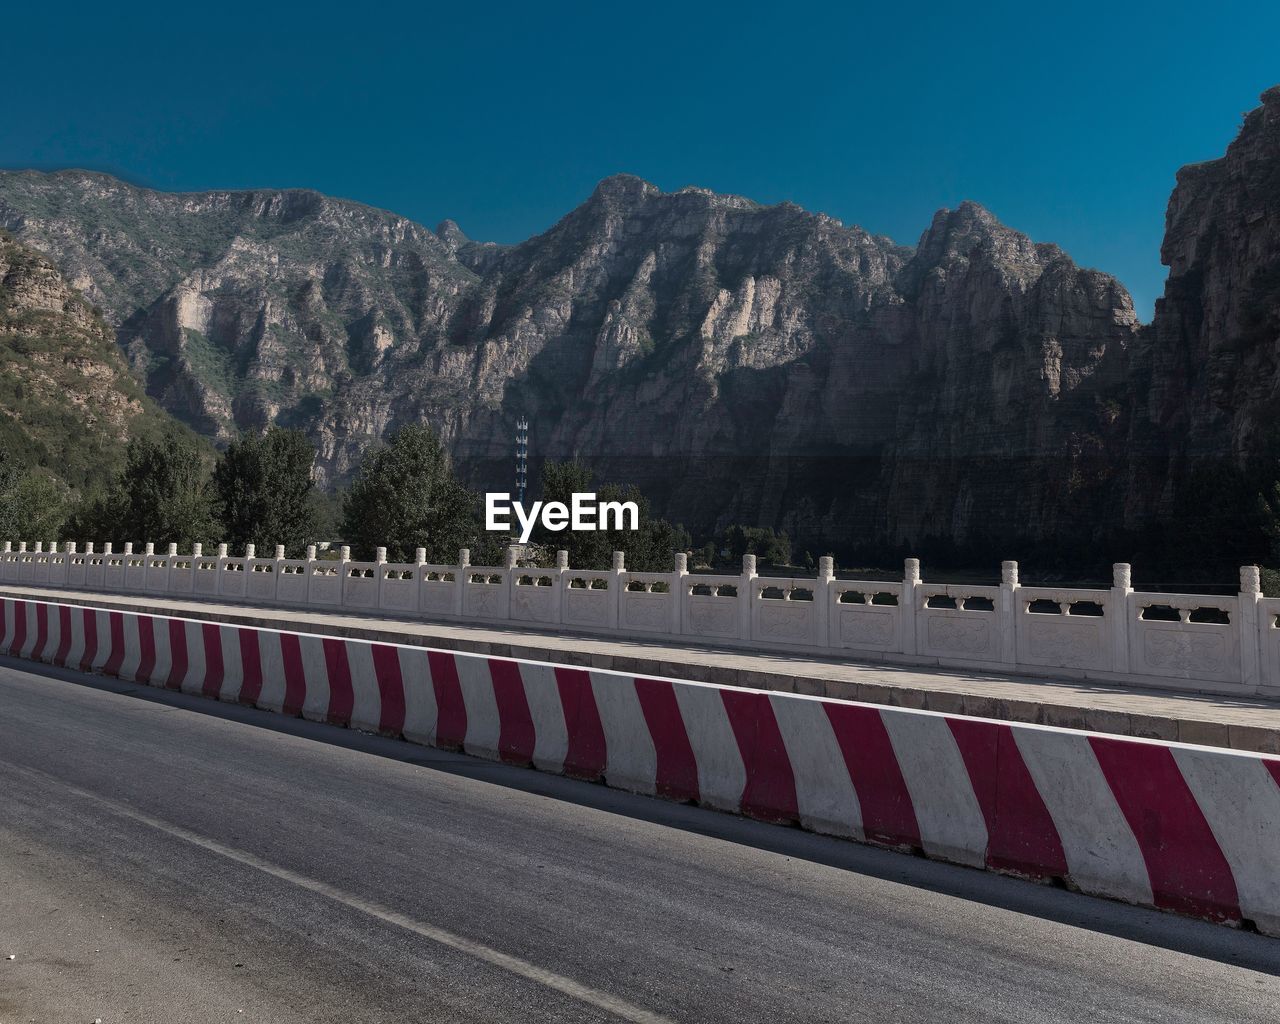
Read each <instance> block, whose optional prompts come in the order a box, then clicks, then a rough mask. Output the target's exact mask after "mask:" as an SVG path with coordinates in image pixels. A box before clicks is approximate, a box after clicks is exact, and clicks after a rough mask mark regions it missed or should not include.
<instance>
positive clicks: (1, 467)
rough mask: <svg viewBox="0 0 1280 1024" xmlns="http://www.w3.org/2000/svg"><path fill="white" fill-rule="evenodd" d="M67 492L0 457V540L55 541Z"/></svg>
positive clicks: (43, 475)
mask: <svg viewBox="0 0 1280 1024" xmlns="http://www.w3.org/2000/svg"><path fill="white" fill-rule="evenodd" d="M68 498H69V492H68V490H67V488H66V486H65V485H64V484H62V483H61V482H60V481H58V480H55V479H54V478H52V477H51V476H49V475H48V474H46V473H44V472H42V471H40V470H23V469H21V468H19V467H17V466H14V465H13V464H11V463H10V462H9V461H8V460H7V459H5V457H4V455H3V453H0V540H11V541H14V542H17V541H23V540H25V541H52V540H56V539H57V538H58V536H59V535H60V532H61V530H62V524H63V523H64V522H65V521H66V517H67V511H68Z"/></svg>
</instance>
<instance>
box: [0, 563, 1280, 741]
mask: <svg viewBox="0 0 1280 1024" xmlns="http://www.w3.org/2000/svg"><path fill="white" fill-rule="evenodd" d="M0 596H4V597H16V598H27V599H33V600H45V601H71V602H74V603H76V604H83V605H91V606H94V607H102V608H115V609H119V610H122V611H140V612H149V613H153V614H156V613H166V612H167V613H171V614H175V615H180V616H184V617H187V618H193V619H205V620H211V621H217V622H225V623H235V624H240V625H251V626H262V627H267V628H271V629H291V630H299V631H302V632H309V633H326V634H329V635H332V636H348V637H360V638H364V639H372V640H383V641H386V642H389V643H401V644H413V645H416V646H427V647H438V648H444V649H448V650H458V651H468V652H471V653H478V654H492V655H498V656H503V657H514V658H526V659H529V660H533V661H553V662H559V663H561V664H567V665H582V666H587V667H591V668H606V669H614V670H617V671H622V672H633V673H637V674H646V675H660V676H668V677H671V678H675V679H696V680H700V681H703V682H710V683H718V684H721V685H725V686H750V687H756V688H758V689H763V690H781V691H786V692H789V693H806V694H814V695H818V696H824V697H834V698H838V699H841V700H857V701H865V702H867V703H871V704H885V705H889V706H892V707H905V708H924V709H927V710H929V711H942V712H946V713H948V714H960V715H973V716H977V717H982V718H995V719H1001V720H1004V721H1012V722H1034V723H1038V724H1041V725H1055V726H1061V727H1064V728H1070V729H1090V730H1093V731H1095V732H1105V733H1114V734H1117V735H1122V736H1145V737H1150V738H1153V739H1164V740H1180V741H1182V742H1184V743H1201V744H1206V745H1209V746H1216V747H1233V748H1235V749H1238V750H1252V751H1259V752H1262V753H1269V754H1280V701H1276V700H1271V699H1267V698H1238V697H1224V696H1220V695H1208V694H1195V693H1186V692H1180V691H1170V690H1161V689H1142V690H1138V689H1133V688H1128V687H1122V686H1118V685H1112V684H1107V683H1099V682H1095V681H1085V680H1079V679H1046V678H1042V677H1039V676H1017V675H1002V674H995V673H989V672H963V671H958V670H955V669H937V668H930V667H921V666H913V665H893V664H884V663H881V662H859V661H852V660H835V659H827V658H819V657H814V656H812V655H804V654H783V653H777V652H770V653H765V652H758V651H747V650H743V649H741V648H723V647H714V646H710V645H701V644H684V645H679V646H677V645H672V644H668V643H656V642H652V641H644V640H631V639H624V638H618V637H600V636H586V635H582V634H571V633H563V632H555V633H551V632H548V631H544V630H538V629H534V628H525V629H515V628H511V627H509V626H505V625H504V626H497V625H471V624H467V623H460V622H427V621H422V620H403V619H390V618H385V617H382V616H377V617H375V616H366V615H356V614H352V613H350V612H345V611H338V612H319V611H313V610H301V609H284V608H265V607H260V606H256V605H244V604H222V603H218V602H214V601H204V600H196V599H189V600H174V599H172V598H168V597H166V598H164V599H160V598H155V597H148V596H145V595H135V594H120V593H113V594H101V593H86V592H83V591H68V590H57V589H52V588H40V587H20V586H14V585H6V586H4V587H0Z"/></svg>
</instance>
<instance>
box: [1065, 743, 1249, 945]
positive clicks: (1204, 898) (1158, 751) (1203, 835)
mask: <svg viewBox="0 0 1280 1024" xmlns="http://www.w3.org/2000/svg"><path fill="white" fill-rule="evenodd" d="M1089 745H1090V746H1091V747H1092V748H1093V752H1094V755H1095V756H1096V757H1097V758H1098V764H1099V765H1100V766H1101V768H1102V773H1103V775H1104V776H1106V779H1107V784H1108V785H1109V786H1110V787H1111V792H1112V793H1113V794H1114V795H1115V798H1116V803H1118V804H1119V805H1120V810H1121V812H1122V813H1123V814H1124V816H1125V820H1126V821H1128V823H1129V827H1130V828H1131V829H1132V830H1133V835H1134V838H1135V839H1137V841H1138V846H1139V848H1140V849H1141V850H1142V859H1143V860H1144V861H1145V862H1146V865H1147V874H1148V876H1149V877H1150V879H1151V893H1152V895H1153V896H1154V897H1155V905H1156V906H1157V907H1160V908H1161V909H1162V910H1172V911H1176V912H1178V913H1182V914H1192V915H1195V916H1197V917H1208V918H1211V919H1213V920H1216V921H1239V920H1240V900H1239V896H1238V894H1237V892H1236V883H1235V878H1234V876H1233V875H1232V873H1231V866H1230V865H1229V864H1228V863H1227V859H1226V857H1224V856H1223V854H1222V850H1221V849H1220V848H1219V846H1218V841H1217V839H1215V838H1214V835H1213V830H1212V829H1211V828H1210V827H1209V823H1208V822H1207V821H1205V817H1204V812H1202V811H1201V810H1200V805H1199V804H1197V803H1196V798H1195V796H1194V795H1193V794H1192V792H1191V789H1190V788H1189V787H1188V786H1187V783H1186V780H1185V779H1183V777H1182V772H1180V771H1179V770H1178V763H1177V762H1176V761H1175V760H1174V758H1173V752H1172V751H1171V750H1170V749H1169V748H1168V747H1161V746H1157V745H1156V744H1154V743H1132V742H1129V741H1126V740H1119V739H1109V738H1107V737H1103V736H1090V737H1089Z"/></svg>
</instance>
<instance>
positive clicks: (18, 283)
mask: <svg viewBox="0 0 1280 1024" xmlns="http://www.w3.org/2000/svg"><path fill="white" fill-rule="evenodd" d="M169 422H170V421H169V418H168V416H166V415H165V414H164V413H163V412H162V411H161V410H159V409H158V408H156V407H155V405H154V404H153V403H152V402H151V401H150V400H149V399H148V398H147V397H146V396H145V394H144V393H143V390H142V387H141V386H140V385H139V384H138V382H137V381H136V380H135V379H134V377H133V376H132V375H131V374H130V372H129V368H128V366H127V365H126V363H125V360H124V358H123V356H122V355H121V353H120V351H119V349H118V348H117V347H116V344H115V332H114V331H112V329H111V328H110V327H109V326H108V325H107V324H106V323H105V322H104V321H103V319H102V317H101V316H100V315H99V314H98V313H97V311H95V310H94V309H93V307H91V306H90V305H89V303H88V302H86V301H85V300H84V298H83V297H81V296H80V295H79V294H78V293H77V292H76V291H75V289H73V288H72V287H71V286H70V285H69V284H68V283H67V281H66V279H65V278H64V277H63V276H62V275H61V274H60V273H59V272H58V270H57V269H56V268H55V267H54V266H53V265H52V264H51V263H50V262H49V261H48V260H47V259H46V258H45V257H44V256H42V255H41V254H40V253H38V252H36V251H34V250H32V249H30V248H28V247H27V246H24V245H22V244H20V243H18V242H16V241H15V240H13V239H12V238H10V237H9V236H7V235H4V234H2V233H0V448H3V452H4V457H5V458H6V459H7V460H9V461H10V462H11V463H12V464H14V465H17V466H22V467H24V468H33V467H43V468H44V469H45V470H47V471H48V472H49V473H51V474H52V475H53V476H55V477H57V478H58V479H60V480H62V481H63V482H64V483H66V484H68V485H69V486H71V487H74V488H80V487H84V486H87V485H92V484H94V483H97V482H100V481H101V480H103V478H104V477H105V475H106V474H108V473H109V472H110V471H111V470H113V469H115V468H117V467H118V466H119V465H120V463H121V461H122V458H123V451H124V448H125V446H126V444H127V443H128V441H129V439H130V438H131V437H133V436H135V435H136V434H138V433H145V432H153V431H158V430H162V429H164V427H165V426H166V425H168V423H169Z"/></svg>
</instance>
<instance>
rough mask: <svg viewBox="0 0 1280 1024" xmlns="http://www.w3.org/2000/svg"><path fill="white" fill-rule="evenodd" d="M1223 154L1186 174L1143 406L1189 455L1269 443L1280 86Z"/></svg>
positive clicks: (1275, 357)
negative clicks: (1181, 443) (1179, 442)
mask: <svg viewBox="0 0 1280 1024" xmlns="http://www.w3.org/2000/svg"><path fill="white" fill-rule="evenodd" d="M1262 101H1263V105H1262V106H1261V107H1259V108H1258V109H1256V110H1254V111H1252V112H1250V113H1249V114H1247V115H1246V116H1245V120H1244V124H1243V126H1242V127H1241V129H1240V134H1239V135H1238V136H1237V138H1236V139H1235V141H1234V142H1232V144H1231V146H1230V147H1229V148H1228V149H1227V153H1226V155H1225V156H1224V157H1222V158H1221V159H1219V160H1212V161H1210V162H1208V163H1202V164H1194V165H1192V166H1190V167H1184V168H1183V169H1182V170H1181V171H1179V172H1178V183H1177V187H1176V188H1175V189H1174V191H1173V195H1172V196H1171V197H1170V199H1169V209H1168V213H1167V215H1166V218H1165V240H1164V245H1163V247H1162V248H1161V253H1160V255H1161V260H1162V261H1163V262H1164V263H1165V265H1166V266H1168V268H1169V279H1168V282H1167V284H1166V285H1165V293H1164V297H1163V298H1162V299H1161V300H1159V301H1158V303H1157V306H1156V316H1155V321H1154V323H1153V325H1152V330H1151V333H1150V336H1149V338H1148V339H1147V342H1148V343H1147V345H1146V346H1145V347H1144V350H1143V353H1142V355H1143V358H1144V360H1145V361H1146V363H1147V364H1148V365H1149V368H1150V373H1151V375H1152V381H1151V387H1150V391H1149V393H1148V395H1147V396H1146V401H1145V403H1144V406H1143V409H1142V412H1143V414H1144V416H1145V418H1147V419H1148V420H1149V421H1150V422H1151V423H1152V424H1154V425H1155V426H1157V427H1159V428H1161V429H1163V430H1165V431H1168V432H1170V433H1171V434H1173V435H1176V436H1180V437H1184V438H1185V445H1183V446H1179V447H1180V448H1183V449H1184V450H1189V451H1193V452H1195V451H1200V452H1212V453H1227V452H1229V453H1231V454H1232V455H1233V456H1234V457H1236V458H1237V459H1243V458H1245V457H1247V456H1248V455H1250V454H1253V453H1256V452H1258V451H1259V450H1261V449H1262V448H1263V447H1264V446H1265V445H1266V444H1267V443H1268V442H1269V441H1270V440H1271V439H1270V438H1268V437H1267V436H1266V435H1267V434H1268V433H1269V432H1270V430H1271V428H1272V427H1274V426H1275V425H1276V423H1277V420H1276V414H1277V412H1280V407H1278V406H1277V398H1278V397H1280V395H1278V389H1280V372H1278V367H1280V86H1277V87H1276V88H1273V89H1270V90H1268V91H1267V92H1266V93H1264V94H1263V96H1262Z"/></svg>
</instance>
